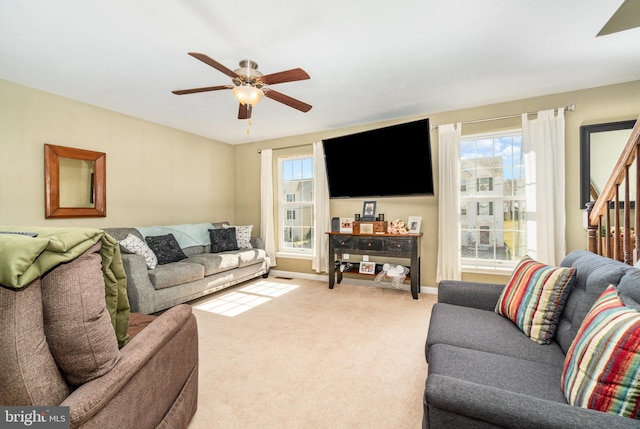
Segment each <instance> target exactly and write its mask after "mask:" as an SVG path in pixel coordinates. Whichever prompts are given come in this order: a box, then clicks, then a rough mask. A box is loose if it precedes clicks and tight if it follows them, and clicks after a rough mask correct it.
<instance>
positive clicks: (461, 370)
mask: <svg viewBox="0 0 640 429" xmlns="http://www.w3.org/2000/svg"><path fill="white" fill-rule="evenodd" d="M560 265H561V266H560V268H563V267H564V268H573V269H574V272H573V273H570V274H571V277H570V279H569V280H568V281H567V287H566V289H565V290H564V291H563V294H564V295H563V294H558V295H555V296H554V297H552V299H551V300H550V301H553V302H555V304H557V306H558V307H557V308H556V310H557V312H556V314H558V315H559V318H558V317H553V318H551V319H548V320H547V321H550V322H551V323H548V324H547V327H548V328H550V330H549V331H548V333H549V336H547V339H546V341H549V343H548V344H544V342H545V341H540V343H539V342H536V341H533V340H532V339H531V338H530V337H529V336H528V335H527V334H526V333H525V331H523V330H522V329H521V328H520V326H519V325H518V324H517V323H515V322H514V321H513V320H511V319H510V318H509V317H506V316H505V315H504V314H501V313H500V312H499V311H498V308H501V309H504V308H506V307H504V308H503V307H501V306H499V305H498V303H499V302H503V303H504V302H506V298H505V297H506V295H505V294H503V292H505V291H506V285H504V284H486V283H477V282H467V281H442V282H440V284H439V286H438V302H437V303H436V304H435V305H434V307H433V310H432V315H431V319H430V324H429V328H428V333H427V339H426V343H425V356H426V360H427V363H428V376H427V379H426V384H425V390H424V397H423V406H424V416H423V424H422V426H423V428H425V429H427V428H429V429H440V428H513V429H526V428H531V429H539V428H558V429H567V428H576V429H578V428H579V429H584V428H597V429H602V428H607V429H613V428H632V427H636V428H637V427H640V421H639V420H636V419H633V418H631V417H624V416H621V415H617V414H616V413H614V412H611V411H609V410H607V411H606V412H605V411H601V410H600V411H598V410H596V409H592V408H598V407H601V406H605V407H606V406H607V405H608V404H610V403H609V402H607V401H608V400H609V399H607V396H606V395H607V394H608V393H611V390H616V389H617V387H616V386H619V385H617V384H615V383H617V382H620V380H617V379H616V380H615V382H614V384H613V386H614V387H611V385H609V386H608V387H602V384H604V383H603V380H604V379H605V376H608V377H614V378H615V377H616V376H617V375H616V371H617V372H618V373H619V374H625V375H629V373H628V372H626V373H625V372H624V371H623V370H624V369H625V368H624V366H625V365H629V367H628V368H627V371H634V368H635V370H637V371H640V359H638V356H639V355H638V344H640V342H639V341H638V338H640V318H639V316H638V315H639V314H640V313H639V312H638V310H640V305H639V304H638V303H640V270H638V269H637V268H633V267H631V266H629V265H626V264H623V263H621V262H618V261H615V260H612V259H608V258H605V257H602V256H597V255H595V254H593V253H590V252H587V251H582V250H579V251H573V252H571V253H569V254H568V255H567V256H566V257H565V258H564V260H563V261H562V262H561V264H560ZM515 273H516V272H515V271H514V275H512V277H511V278H510V281H509V282H508V283H507V285H514V284H517V283H518V282H522V281H523V278H524V277H525V276H521V277H519V274H518V275H517V274H515ZM609 285H614V288H612V289H609V288H608V287H609ZM605 291H607V292H608V294H607V293H604V292H605ZM616 297H617V298H616ZM522 298H523V299H527V297H526V296H525V297H522ZM615 299H619V301H621V302H618V301H615ZM611 300H613V301H611ZM614 301H615V304H616V305H612V304H611V302H614ZM540 302H542V301H540ZM596 302H597V304H598V305H594V304H595V303H596ZM607 305H609V307H606V306H607ZM606 311H609V312H611V314H613V315H614V316H615V315H617V314H619V313H623V312H624V313H625V314H627V315H628V317H629V318H630V319H632V321H633V324H632V325H631V327H630V328H628V330H627V331H624V330H623V329H622V328H620V327H614V326H612V325H609V323H610V322H612V320H611V319H607V317H605V316H606V315H607V314H609V313H606ZM583 322H584V325H583ZM636 323H637V324H636ZM532 332H533V330H532ZM616 335H618V336H621V337H620V338H619V337H616ZM611 338H614V339H617V340H621V339H622V340H625V341H628V342H630V343H631V344H630V345H629V347H630V349H629V350H626V352H627V353H625V350H624V349H621V348H616V346H617V344H615V340H614V341H612V342H609V343H608V345H605V343H604V342H602V341H604V339H611ZM590 341H592V342H590ZM598 341H601V342H598ZM589 347H593V348H592V349H589ZM614 350H617V351H616V352H614ZM621 350H622V351H621ZM579 353H583V354H579ZM616 353H617V354H616ZM612 355H615V356H618V357H619V358H620V357H624V359H623V360H622V361H620V362H622V364H620V362H618V363H616V364H615V365H613V364H611V362H613V361H614V359H613V358H612ZM567 357H569V359H567ZM619 365H621V367H619ZM596 371H599V372H598V374H599V375H597V374H596ZM619 374H618V375H619ZM592 377H593V378H594V379H592ZM598 377H600V378H599V379H598ZM634 378H635V380H633V379H634ZM589 381H591V383H592V384H591V385H590V384H589V383H588V382H589ZM607 381H611V379H607ZM622 382H626V383H629V382H631V383H633V384H635V387H632V388H629V389H628V390H627V393H631V394H632V395H631V397H630V400H631V401H632V402H633V401H635V400H637V396H635V398H634V397H633V394H635V395H637V394H638V392H637V387H638V373H637V372H635V375H634V376H632V377H630V378H626V379H624V380H622ZM596 386H601V387H596ZM580 389H582V390H580ZM590 389H591V390H590ZM607 389H609V390H608V391H607ZM576 392H577V393H576ZM566 395H568V396H569V398H571V402H570V401H569V400H568V399H567V396H566ZM580 395H582V396H580ZM598 395H600V396H598ZM587 398H588V401H587V402H589V404H588V405H587V404H579V403H576V401H579V400H580V399H583V400H587ZM570 403H572V405H569V404H570Z"/></svg>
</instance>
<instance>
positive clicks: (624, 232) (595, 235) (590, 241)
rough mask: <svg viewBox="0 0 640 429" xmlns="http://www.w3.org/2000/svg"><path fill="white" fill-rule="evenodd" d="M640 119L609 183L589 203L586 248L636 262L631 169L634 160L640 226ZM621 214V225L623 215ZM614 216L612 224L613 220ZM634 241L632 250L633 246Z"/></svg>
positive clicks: (639, 246)
mask: <svg viewBox="0 0 640 429" xmlns="http://www.w3.org/2000/svg"><path fill="white" fill-rule="evenodd" d="M639 145H640V118H638V120H637V121H636V123H635V125H634V127H633V130H632V131H631V135H630V136H629V140H627V143H626V145H625V146H624V148H623V149H622V152H621V153H620V157H619V158H618V161H617V162H616V164H615V166H614V168H613V171H612V172H611V175H610V176H609V179H607V183H606V184H605V186H604V188H603V190H602V192H601V193H600V195H599V196H598V198H597V199H596V200H595V202H589V203H587V207H586V223H587V249H588V250H589V251H590V252H594V253H597V254H598V255H603V256H607V257H609V258H612V259H616V260H618V261H622V262H624V263H626V264H629V265H633V264H634V263H635V262H637V261H638V258H640V234H633V235H635V240H634V242H633V243H632V229H631V201H630V196H629V195H630V187H631V185H630V183H629V170H630V168H631V166H632V165H633V164H634V163H635V169H636V180H635V182H636V183H635V201H634V203H635V206H634V212H635V216H634V225H636V228H637V227H639V226H640V205H638V204H639V203H640V195H639V194H640V150H638V146H639ZM623 183H624V189H623V193H624V195H623V199H624V202H623V203H622V204H621V201H620V191H621V190H620V185H622V184H623ZM621 215H622V222H623V224H622V227H621V226H620V221H621V220H620V217H621ZM612 218H613V225H612V224H611V223H612ZM632 244H633V246H634V247H633V249H632V248H631V246H632Z"/></svg>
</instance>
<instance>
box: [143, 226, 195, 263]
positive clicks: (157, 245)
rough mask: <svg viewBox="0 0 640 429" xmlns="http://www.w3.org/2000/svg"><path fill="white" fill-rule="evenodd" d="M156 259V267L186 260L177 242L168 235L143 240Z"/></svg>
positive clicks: (171, 235)
mask: <svg viewBox="0 0 640 429" xmlns="http://www.w3.org/2000/svg"><path fill="white" fill-rule="evenodd" d="M144 239H145V241H146V242H147V244H148V245H149V247H150V248H151V250H152V251H153V253H155V255H156V258H158V265H164V264H168V263H170V262H178V261H182V260H183V259H186V258H187V255H185V254H184V252H183V251H182V249H181V248H180V245H179V244H178V241H177V240H176V238H175V237H174V236H173V234H171V233H169V234H166V235H157V236H155V237H145V238H144Z"/></svg>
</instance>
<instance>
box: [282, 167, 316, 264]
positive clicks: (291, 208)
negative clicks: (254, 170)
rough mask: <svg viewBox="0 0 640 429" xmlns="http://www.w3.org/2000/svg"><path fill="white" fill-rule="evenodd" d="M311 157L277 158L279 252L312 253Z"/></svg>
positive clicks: (312, 199)
mask: <svg viewBox="0 0 640 429" xmlns="http://www.w3.org/2000/svg"><path fill="white" fill-rule="evenodd" d="M313 181H314V172H313V158H312V157H311V156H299V157H286V158H279V159H278V218H279V222H278V224H279V230H278V236H279V249H278V250H279V252H285V253H293V254H300V255H313V254H314V246H315V231H314V227H313V226H314V211H315V210H314V195H313Z"/></svg>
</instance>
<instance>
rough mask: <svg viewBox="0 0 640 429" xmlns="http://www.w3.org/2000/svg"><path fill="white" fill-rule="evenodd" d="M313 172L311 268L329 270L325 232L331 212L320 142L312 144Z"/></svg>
mask: <svg viewBox="0 0 640 429" xmlns="http://www.w3.org/2000/svg"><path fill="white" fill-rule="evenodd" d="M313 172H314V178H315V180H314V187H313V195H314V197H315V202H314V205H315V216H314V218H315V225H314V231H315V234H316V249H315V250H316V251H315V256H314V257H313V261H312V262H311V268H312V269H313V270H315V271H316V272H317V273H321V272H329V261H328V257H329V248H328V246H329V237H328V236H327V234H326V233H327V232H329V231H331V214H330V210H329V186H328V183H327V172H326V168H325V165H324V148H323V147H322V142H317V143H314V144H313Z"/></svg>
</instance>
